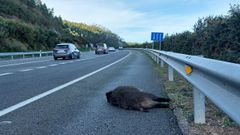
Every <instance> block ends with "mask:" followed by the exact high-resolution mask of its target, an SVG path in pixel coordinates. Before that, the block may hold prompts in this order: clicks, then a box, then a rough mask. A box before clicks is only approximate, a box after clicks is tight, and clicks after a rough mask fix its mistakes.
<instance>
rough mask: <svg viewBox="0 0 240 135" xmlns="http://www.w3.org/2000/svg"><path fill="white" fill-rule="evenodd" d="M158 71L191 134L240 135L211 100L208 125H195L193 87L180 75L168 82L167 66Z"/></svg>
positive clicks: (175, 75) (157, 66)
mask: <svg viewBox="0 0 240 135" xmlns="http://www.w3.org/2000/svg"><path fill="white" fill-rule="evenodd" d="M156 70H157V71H159V73H160V74H161V76H162V81H163V83H164V86H165V90H166V92H167V93H168V95H169V97H170V98H172V99H175V103H174V105H175V106H177V107H180V108H181V109H182V111H183V115H184V117H185V118H186V119H187V121H188V123H189V125H190V133H191V134H194V135H239V134H240V127H239V126H238V125H237V124H236V123H235V122H233V121H232V120H231V119H230V118H229V117H228V116H227V115H226V114H224V113H223V112H222V111H221V110H220V109H218V108H217V107H216V106H215V105H214V104H213V103H212V102H211V101H210V100H208V99H206V124H194V122H193V120H194V116H193V91H192V86H191V85H190V84H189V83H188V82H187V81H186V80H185V79H184V78H183V77H182V76H181V75H179V74H178V73H175V74H174V81H173V82H171V81H168V77H167V71H168V70H167V66H166V65H165V67H164V68H160V66H159V65H156Z"/></svg>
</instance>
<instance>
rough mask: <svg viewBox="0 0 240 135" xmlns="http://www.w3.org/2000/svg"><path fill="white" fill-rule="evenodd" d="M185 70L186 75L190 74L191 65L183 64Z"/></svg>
mask: <svg viewBox="0 0 240 135" xmlns="http://www.w3.org/2000/svg"><path fill="white" fill-rule="evenodd" d="M185 71H186V73H187V75H189V74H191V73H192V67H191V66H189V65H186V66H185Z"/></svg>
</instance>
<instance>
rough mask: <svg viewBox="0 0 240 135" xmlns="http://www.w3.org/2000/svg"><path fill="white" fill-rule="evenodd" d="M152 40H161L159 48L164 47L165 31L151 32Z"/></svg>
mask: <svg viewBox="0 0 240 135" xmlns="http://www.w3.org/2000/svg"><path fill="white" fill-rule="evenodd" d="M151 40H152V41H153V44H154V42H160V44H159V50H161V48H162V43H161V42H162V41H163V32H152V33H151ZM152 49H153V47H152Z"/></svg>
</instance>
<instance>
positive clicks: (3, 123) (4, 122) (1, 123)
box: [0, 121, 12, 125]
mask: <svg viewBox="0 0 240 135" xmlns="http://www.w3.org/2000/svg"><path fill="white" fill-rule="evenodd" d="M7 124H12V121H1V122H0V125H7Z"/></svg>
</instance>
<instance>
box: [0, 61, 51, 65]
mask: <svg viewBox="0 0 240 135" xmlns="http://www.w3.org/2000/svg"><path fill="white" fill-rule="evenodd" d="M46 61H52V60H42V61H30V62H23V63H15V64H7V65H1V66H0V67H10V66H17V65H23V64H29V63H38V62H39V63H40V62H46Z"/></svg>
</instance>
